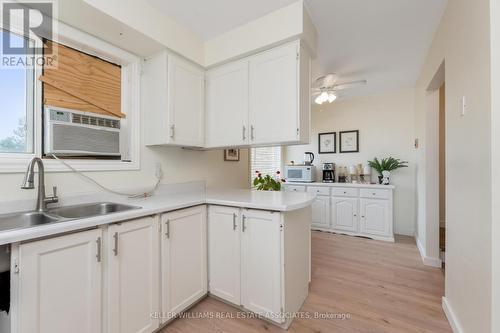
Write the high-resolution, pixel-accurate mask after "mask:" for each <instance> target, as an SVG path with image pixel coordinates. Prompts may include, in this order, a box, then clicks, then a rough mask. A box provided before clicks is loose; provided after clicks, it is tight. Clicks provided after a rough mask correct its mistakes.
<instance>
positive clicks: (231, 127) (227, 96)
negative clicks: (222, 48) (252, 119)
mask: <svg viewBox="0 0 500 333" xmlns="http://www.w3.org/2000/svg"><path fill="white" fill-rule="evenodd" d="M206 92H207V94H206V96H207V101H206V112H207V113H206V119H207V125H206V131H207V147H209V148H214V147H228V146H241V145H248V143H249V126H248V61H247V60H243V61H237V62H234V63H230V64H227V65H224V66H222V67H218V68H216V69H213V70H210V71H208V73H207V82H206Z"/></svg>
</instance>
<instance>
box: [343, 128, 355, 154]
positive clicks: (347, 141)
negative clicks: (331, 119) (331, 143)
mask: <svg viewBox="0 0 500 333" xmlns="http://www.w3.org/2000/svg"><path fill="white" fill-rule="evenodd" d="M339 141H340V152H341V153H359V131H342V132H340V133H339Z"/></svg>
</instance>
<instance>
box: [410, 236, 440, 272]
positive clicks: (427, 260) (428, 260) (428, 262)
mask: <svg viewBox="0 0 500 333" xmlns="http://www.w3.org/2000/svg"><path fill="white" fill-rule="evenodd" d="M415 242H416V243H417V248H418V251H419V252H420V256H421V257H422V262H423V263H424V265H425V266H431V267H439V268H441V267H442V265H443V263H442V262H441V259H439V258H433V257H428V256H427V255H426V253H425V249H424V247H423V246H422V243H421V242H420V239H418V236H417V235H415Z"/></svg>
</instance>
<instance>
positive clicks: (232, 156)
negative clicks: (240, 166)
mask: <svg viewBox="0 0 500 333" xmlns="http://www.w3.org/2000/svg"><path fill="white" fill-rule="evenodd" d="M239 160H240V150H239V149H224V161H229V162H238V161H239Z"/></svg>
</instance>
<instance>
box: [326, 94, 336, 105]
mask: <svg viewBox="0 0 500 333" xmlns="http://www.w3.org/2000/svg"><path fill="white" fill-rule="evenodd" d="M336 99H337V95H335V94H334V93H329V94H328V103H333V102H335V100H336Z"/></svg>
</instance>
